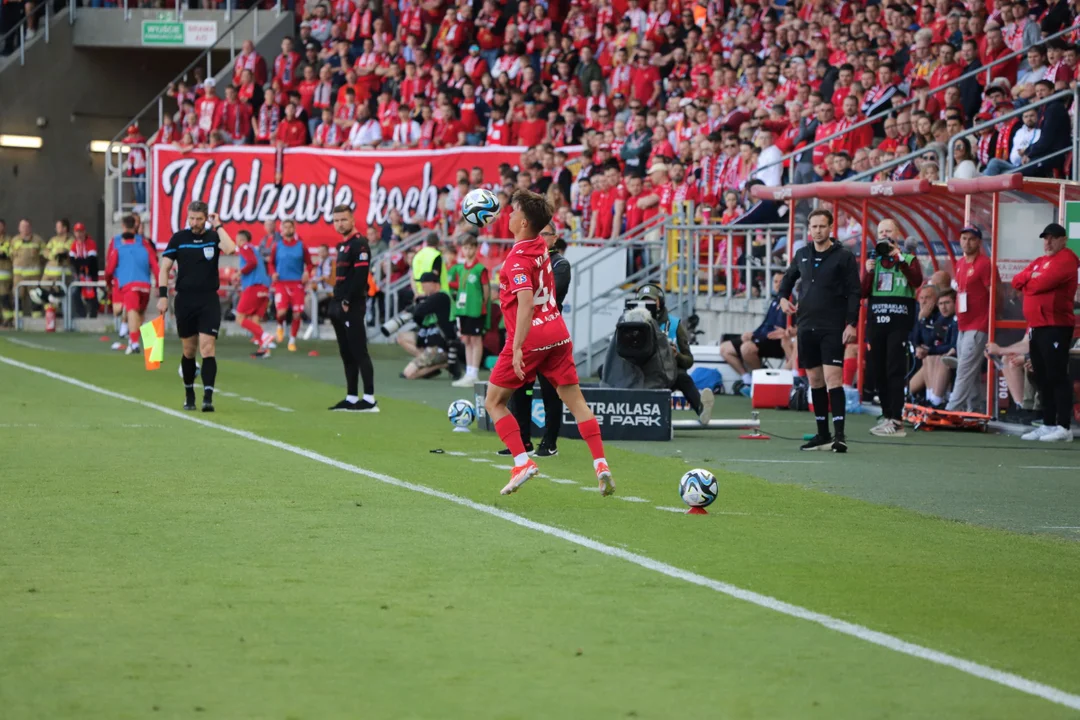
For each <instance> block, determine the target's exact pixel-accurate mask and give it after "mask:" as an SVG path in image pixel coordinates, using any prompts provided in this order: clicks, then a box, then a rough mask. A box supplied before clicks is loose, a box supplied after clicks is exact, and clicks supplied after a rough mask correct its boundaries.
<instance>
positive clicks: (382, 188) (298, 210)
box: [151, 145, 578, 246]
mask: <svg viewBox="0 0 1080 720" xmlns="http://www.w3.org/2000/svg"><path fill="white" fill-rule="evenodd" d="M577 149H578V148H573V150H577ZM524 150H525V148H519V147H488V148H485V147H467V148H455V149H450V150H424V151H417V150H394V151H386V152H349V151H344V150H327V149H323V148H292V149H288V150H285V151H284V153H283V154H282V155H283V156H282V157H281V158H280V161H281V169H282V182H281V184H280V185H275V183H274V180H275V178H274V175H275V168H276V167H277V166H278V160H279V158H278V151H277V150H275V149H274V148H271V147H262V146H251V147H246V146H245V147H228V148H216V149H213V150H191V151H188V152H183V151H181V150H179V149H178V148H176V147H170V146H161V145H158V146H155V147H154V161H153V164H152V174H153V176H152V179H151V182H152V183H153V185H152V193H153V196H152V197H153V199H152V211H153V218H152V221H151V223H152V227H153V237H154V239H155V241H156V242H157V243H158V244H159V245H163V244H164V243H166V242H168V240H169V238H170V237H171V236H172V234H173V233H175V232H176V231H178V230H180V229H182V228H183V227H184V226H185V224H186V222H187V206H188V204H189V203H191V202H194V201H195V200H202V201H204V202H206V203H207V204H208V205H209V206H210V212H216V213H218V214H219V215H220V216H221V221H222V223H223V224H224V225H225V228H226V229H227V230H228V231H229V233H230V234H231V235H233V237H235V236H236V231H238V230H247V231H249V232H250V233H251V234H252V237H253V238H254V239H255V240H256V241H257V240H259V239H260V238H261V237H262V236H263V235H264V234H265V232H266V231H265V229H264V228H263V226H262V224H263V222H265V221H266V220H285V219H292V220H294V221H296V225H297V234H298V235H300V237H301V238H303V240H304V242H305V244H307V245H308V246H315V245H321V244H323V243H327V244H331V245H332V244H334V243H335V242H336V240H337V236H336V234H335V233H334V230H333V227H332V226H331V225H330V221H331V214H332V213H331V210H332V209H333V207H334V206H335V205H340V204H345V205H351V206H352V207H353V208H354V209H355V212H356V220H357V224H358V225H359V226H360V229H361V230H364V229H365V228H366V227H367V226H368V225H369V224H372V223H375V224H382V223H383V222H385V221H386V219H387V216H388V215H389V213H390V210H391V209H392V208H396V209H398V210H400V211H401V212H402V214H403V215H404V217H405V221H406V222H410V223H416V224H418V225H423V224H424V223H426V222H428V221H430V220H433V219H434V218H435V215H436V211H437V207H436V205H437V200H438V192H439V188H440V187H444V186H450V185H453V184H454V182H455V180H456V175H457V171H458V168H465V169H470V168H472V167H479V168H482V169H483V171H484V178H485V180H487V181H488V182H489V183H491V184H492V185H494V184H496V183H497V182H498V178H499V165H500V164H502V163H509V164H510V165H513V166H515V167H516V166H517V165H518V163H519V162H520V158H521V153H522V152H523V151H524ZM567 150H570V149H569V148H567ZM573 154H576V153H573Z"/></svg>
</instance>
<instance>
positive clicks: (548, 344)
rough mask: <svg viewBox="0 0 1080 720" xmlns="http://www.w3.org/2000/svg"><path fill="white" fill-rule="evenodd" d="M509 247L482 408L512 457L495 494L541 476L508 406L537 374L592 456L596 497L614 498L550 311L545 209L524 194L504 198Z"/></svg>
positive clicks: (565, 337) (566, 344)
mask: <svg viewBox="0 0 1080 720" xmlns="http://www.w3.org/2000/svg"><path fill="white" fill-rule="evenodd" d="M510 206H511V208H512V211H511V214H510V232H511V233H513V235H514V240H515V241H516V242H515V243H514V246H513V248H511V250H510V253H509V255H508V256H507V258H506V261H505V263H504V264H503V268H502V272H501V273H500V278H499V303H500V305H501V306H502V313H503V317H504V318H505V319H506V344H505V345H504V346H503V349H502V352H501V353H500V354H499V359H498V360H497V361H496V363H495V368H494V369H493V370H492V371H491V378H490V379H489V380H488V389H487V398H486V400H485V402H484V407H485V408H486V410H487V412H488V415H489V416H490V417H491V421H492V422H493V423H494V425H495V431H496V432H497V433H498V434H499V438H500V439H501V440H502V441H503V443H504V444H505V445H506V447H507V448H508V449H509V450H510V452H511V453H512V454H513V456H514V468H513V469H512V470H511V471H510V482H508V483H507V484H506V487H504V488H503V489H502V491H501V493H502V494H503V495H509V494H510V493H512V492H515V491H517V489H518V488H520V487H521V486H522V485H523V484H525V482H526V481H527V480H528V479H529V478H531V477H533V476H534V475H536V473H538V472H539V468H538V467H537V466H536V463H535V462H533V461H532V460H531V459H530V458H529V455H528V454H527V453H526V452H525V447H524V445H523V444H522V442H521V430H520V428H519V427H518V424H517V421H516V420H515V419H514V416H513V415H511V414H510V410H509V409H508V408H507V402H508V401H509V400H510V396H511V395H512V394H513V393H514V390H516V389H517V388H519V387H521V386H522V385H531V384H532V383H533V381H534V380H536V376H537V374H538V373H539V374H543V375H544V377H546V378H547V379H548V380H549V381H550V382H551V384H552V385H554V386H555V388H556V392H558V394H559V397H560V398H561V399H562V401H563V402H564V403H566V406H567V407H568V408H570V412H571V414H572V415H573V416H574V419H575V420H576V421H577V425H578V432H579V433H580V434H581V439H582V440H584V441H585V443H586V444H587V445H588V446H589V452H590V453H591V454H592V456H593V469H594V470H595V471H596V478H597V481H598V483H599V487H600V493H601V494H602V495H611V494H612V493H614V492H615V481H614V479H613V478H612V476H611V470H610V469H609V468H608V464H607V459H606V458H605V457H604V443H603V441H602V440H601V438H600V425H599V423H597V421H596V417H595V416H594V415H593V413H592V410H590V409H589V406H588V404H586V402H585V397H584V396H583V395H582V394H581V387H580V385H578V375H577V367H576V366H575V365H574V346H573V344H572V343H571V342H570V333H569V331H568V330H567V329H566V323H565V322H564V321H563V318H562V314H561V313H560V312H559V309H558V307H556V304H555V303H556V296H555V279H554V273H553V272H552V268H551V260H550V258H549V257H548V248H547V244H546V243H545V242H544V240H543V238H541V237H540V232H541V230H542V229H543V228H544V227H546V226H547V224H548V223H549V222H551V216H552V214H553V211H552V208H551V205H550V204H548V201H547V200H545V199H544V197H543V196H541V195H538V194H536V193H534V192H530V191H528V190H516V191H515V192H514V194H513V196H512V197H511V198H510Z"/></svg>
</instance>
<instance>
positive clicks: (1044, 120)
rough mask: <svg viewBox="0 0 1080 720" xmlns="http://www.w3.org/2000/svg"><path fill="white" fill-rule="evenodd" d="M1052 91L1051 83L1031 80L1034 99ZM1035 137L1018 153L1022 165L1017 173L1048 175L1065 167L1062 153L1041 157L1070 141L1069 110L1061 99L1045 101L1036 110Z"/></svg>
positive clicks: (1030, 175)
mask: <svg viewBox="0 0 1080 720" xmlns="http://www.w3.org/2000/svg"><path fill="white" fill-rule="evenodd" d="M1053 94H1054V83H1052V82H1050V81H1049V80H1040V81H1039V82H1037V83H1035V98H1036V99H1037V100H1043V99H1045V98H1048V97H1050V96H1051V95H1053ZM1038 110H1039V124H1038V128H1039V139H1038V140H1036V141H1035V142H1033V143H1031V145H1029V146H1028V148H1027V150H1024V151H1022V152H1021V153H1020V155H1021V157H1022V158H1023V163H1024V165H1023V167H1022V168H1021V169H1020V174H1021V175H1023V176H1024V177H1052V176H1053V174H1054V171H1055V170H1060V169H1061V168H1063V167H1064V166H1065V155H1064V154H1061V155H1056V156H1054V157H1052V158H1050V159H1049V160H1042V161H1041V162H1040V159H1041V158H1044V157H1046V156H1047V155H1050V154H1052V153H1055V152H1057V151H1059V150H1063V149H1064V148H1067V147H1069V143H1070V142H1072V140H1071V138H1072V126H1071V125H1070V123H1069V111H1068V110H1066V109H1065V103H1064V102H1063V101H1061V100H1055V101H1054V102H1050V103H1047V104H1046V105H1043V106H1042V107H1040V108H1039V109H1038Z"/></svg>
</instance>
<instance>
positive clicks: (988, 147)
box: [975, 130, 994, 167]
mask: <svg viewBox="0 0 1080 720" xmlns="http://www.w3.org/2000/svg"><path fill="white" fill-rule="evenodd" d="M993 147H994V133H993V131H992V130H991V131H984V132H983V134H982V135H980V136H979V145H978V147H977V148H976V150H975V152H976V154H977V155H978V158H979V167H986V165H987V163H989V162H990V158H992V157H994V155H993Z"/></svg>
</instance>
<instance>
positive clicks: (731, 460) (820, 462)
mask: <svg viewBox="0 0 1080 720" xmlns="http://www.w3.org/2000/svg"><path fill="white" fill-rule="evenodd" d="M721 462H726V463H778V464H779V463H782V464H785V465H824V464H825V461H824V460H764V459H762V458H724V459H723V460H722V461H721Z"/></svg>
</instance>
